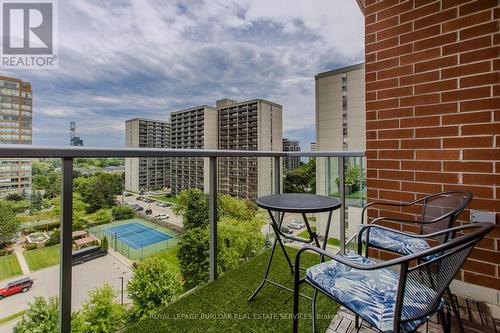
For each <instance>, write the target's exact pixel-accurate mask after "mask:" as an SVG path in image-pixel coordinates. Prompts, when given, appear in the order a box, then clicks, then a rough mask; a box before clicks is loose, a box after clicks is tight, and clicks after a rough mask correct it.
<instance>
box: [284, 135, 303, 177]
mask: <svg viewBox="0 0 500 333" xmlns="http://www.w3.org/2000/svg"><path fill="white" fill-rule="evenodd" d="M283 151H300V143H299V141H297V140H291V139H287V138H284V139H283ZM299 166H300V156H287V157H285V158H283V169H284V170H285V171H286V172H288V171H292V170H295V169H297V168H298V167H299Z"/></svg>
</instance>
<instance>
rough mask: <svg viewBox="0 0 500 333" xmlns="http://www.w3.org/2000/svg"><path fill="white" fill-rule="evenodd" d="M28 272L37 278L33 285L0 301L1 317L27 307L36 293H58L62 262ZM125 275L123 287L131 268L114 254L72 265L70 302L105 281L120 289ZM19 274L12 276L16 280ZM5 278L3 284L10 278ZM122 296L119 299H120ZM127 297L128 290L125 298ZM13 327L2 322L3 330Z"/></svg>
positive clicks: (84, 298)
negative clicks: (23, 291) (28, 289)
mask: <svg viewBox="0 0 500 333" xmlns="http://www.w3.org/2000/svg"><path fill="white" fill-rule="evenodd" d="M29 276H30V277H31V278H33V279H35V283H34V284H33V288H32V289H31V290H30V291H28V292H27V293H25V294H16V295H13V296H10V297H7V298H4V299H3V300H1V301H0V314H1V315H0V317H2V318H3V317H7V316H9V315H11V314H14V313H18V312H19V311H22V310H24V309H26V308H27V307H28V303H30V302H31V301H32V300H33V298H34V297H35V296H45V297H48V296H55V295H58V294H59V265H57V266H52V267H49V268H45V269H42V270H39V271H35V272H32V273H31V274H29ZM121 276H123V277H124V287H125V288H126V286H127V282H128V281H129V280H130V278H131V277H132V271H131V270H130V268H128V267H127V266H126V265H124V264H122V263H121V262H120V261H118V260H117V259H115V258H114V257H113V256H111V255H109V254H108V255H107V256H105V257H102V258H97V259H95V260H92V261H89V262H86V263H84V264H81V265H77V266H73V289H72V290H73V292H72V300H71V305H72V307H73V308H74V309H77V308H79V307H80V305H81V304H82V303H84V302H86V301H87V300H88V293H89V291H91V290H93V289H95V288H96V287H102V286H103V285H104V284H105V283H106V282H107V283H109V284H110V285H112V286H113V288H114V289H115V290H117V291H118V292H119V291H120V289H121V281H120V279H119V277H121ZM18 278H19V277H16V278H14V279H11V280H16V279H18ZM8 281H9V280H7V281H2V282H1V283H0V284H1V285H4V284H6V283H7V282H8ZM119 299H120V298H119V296H118V297H117V300H118V301H119ZM127 301H128V299H127V298H126V293H125V302H127ZM11 331H12V325H4V326H0V333H7V332H9V333H10V332H11Z"/></svg>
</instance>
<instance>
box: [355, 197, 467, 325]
mask: <svg viewBox="0 0 500 333" xmlns="http://www.w3.org/2000/svg"><path fill="white" fill-rule="evenodd" d="M471 200H472V193H471V192H469V191H461V190H454V191H446V192H439V193H433V194H430V195H427V196H425V197H423V198H420V199H418V200H415V201H412V202H402V203H388V202H378V201H375V202H371V203H369V204H368V205H366V206H365V207H364V208H363V210H362V212H361V221H364V216H365V213H366V210H367V209H368V208H369V207H372V206H393V207H394V206H395V207H410V206H414V205H422V210H421V213H420V215H419V216H418V218H417V220H415V221H409V220H403V219H396V218H388V217H379V218H376V219H374V220H373V221H372V222H371V223H370V224H368V225H367V224H361V225H360V226H359V234H360V235H362V236H365V237H361V239H362V243H358V254H361V251H362V245H364V246H365V249H366V252H365V257H368V251H369V249H370V247H371V248H376V249H380V250H385V251H389V252H392V253H397V254H400V255H405V254H412V253H417V252H420V251H424V250H427V249H429V248H430V245H429V242H428V240H426V239H422V238H414V237H408V236H404V235H401V234H399V233H396V232H394V231H393V230H392V229H391V230H383V229H379V228H375V229H372V228H370V225H374V224H377V223H379V222H382V221H389V222H397V223H403V224H413V225H418V226H419V232H420V234H424V233H425V234H429V233H432V232H437V231H441V230H445V229H449V228H451V227H452V226H453V224H454V222H455V221H456V219H457V216H458V215H459V214H460V213H462V212H463V210H464V209H465V208H466V207H467V205H468V204H469V203H470V202H471ZM449 238H450V234H449V233H443V234H441V235H439V236H438V237H435V238H434V239H432V240H431V241H433V242H437V244H443V243H445V242H446V241H448V239H449ZM423 259H426V258H423ZM427 259H428V258H427ZM446 294H447V296H448V297H449V298H450V301H451V306H452V309H453V313H454V315H455V318H457V321H458V323H459V327H460V329H461V331H462V332H464V328H463V325H462V321H461V318H460V310H459V308H458V304H457V302H455V301H454V300H453V296H452V294H451V292H450V290H449V288H447V290H446Z"/></svg>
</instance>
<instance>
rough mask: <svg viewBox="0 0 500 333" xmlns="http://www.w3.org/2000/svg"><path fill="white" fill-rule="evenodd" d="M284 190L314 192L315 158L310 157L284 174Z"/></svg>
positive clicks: (288, 191) (289, 191)
mask: <svg viewBox="0 0 500 333" xmlns="http://www.w3.org/2000/svg"><path fill="white" fill-rule="evenodd" d="M284 190H285V192H287V193H316V159H315V158H311V159H309V162H307V163H301V165H300V166H299V167H298V168H297V169H295V170H292V171H289V172H288V173H287V174H286V175H285V180H284Z"/></svg>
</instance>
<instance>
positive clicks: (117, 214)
mask: <svg viewBox="0 0 500 333" xmlns="http://www.w3.org/2000/svg"><path fill="white" fill-rule="evenodd" d="M112 214H113V220H115V221H119V220H127V219H131V218H132V217H134V210H133V209H132V207H129V206H127V205H119V206H116V207H113V211H112Z"/></svg>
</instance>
